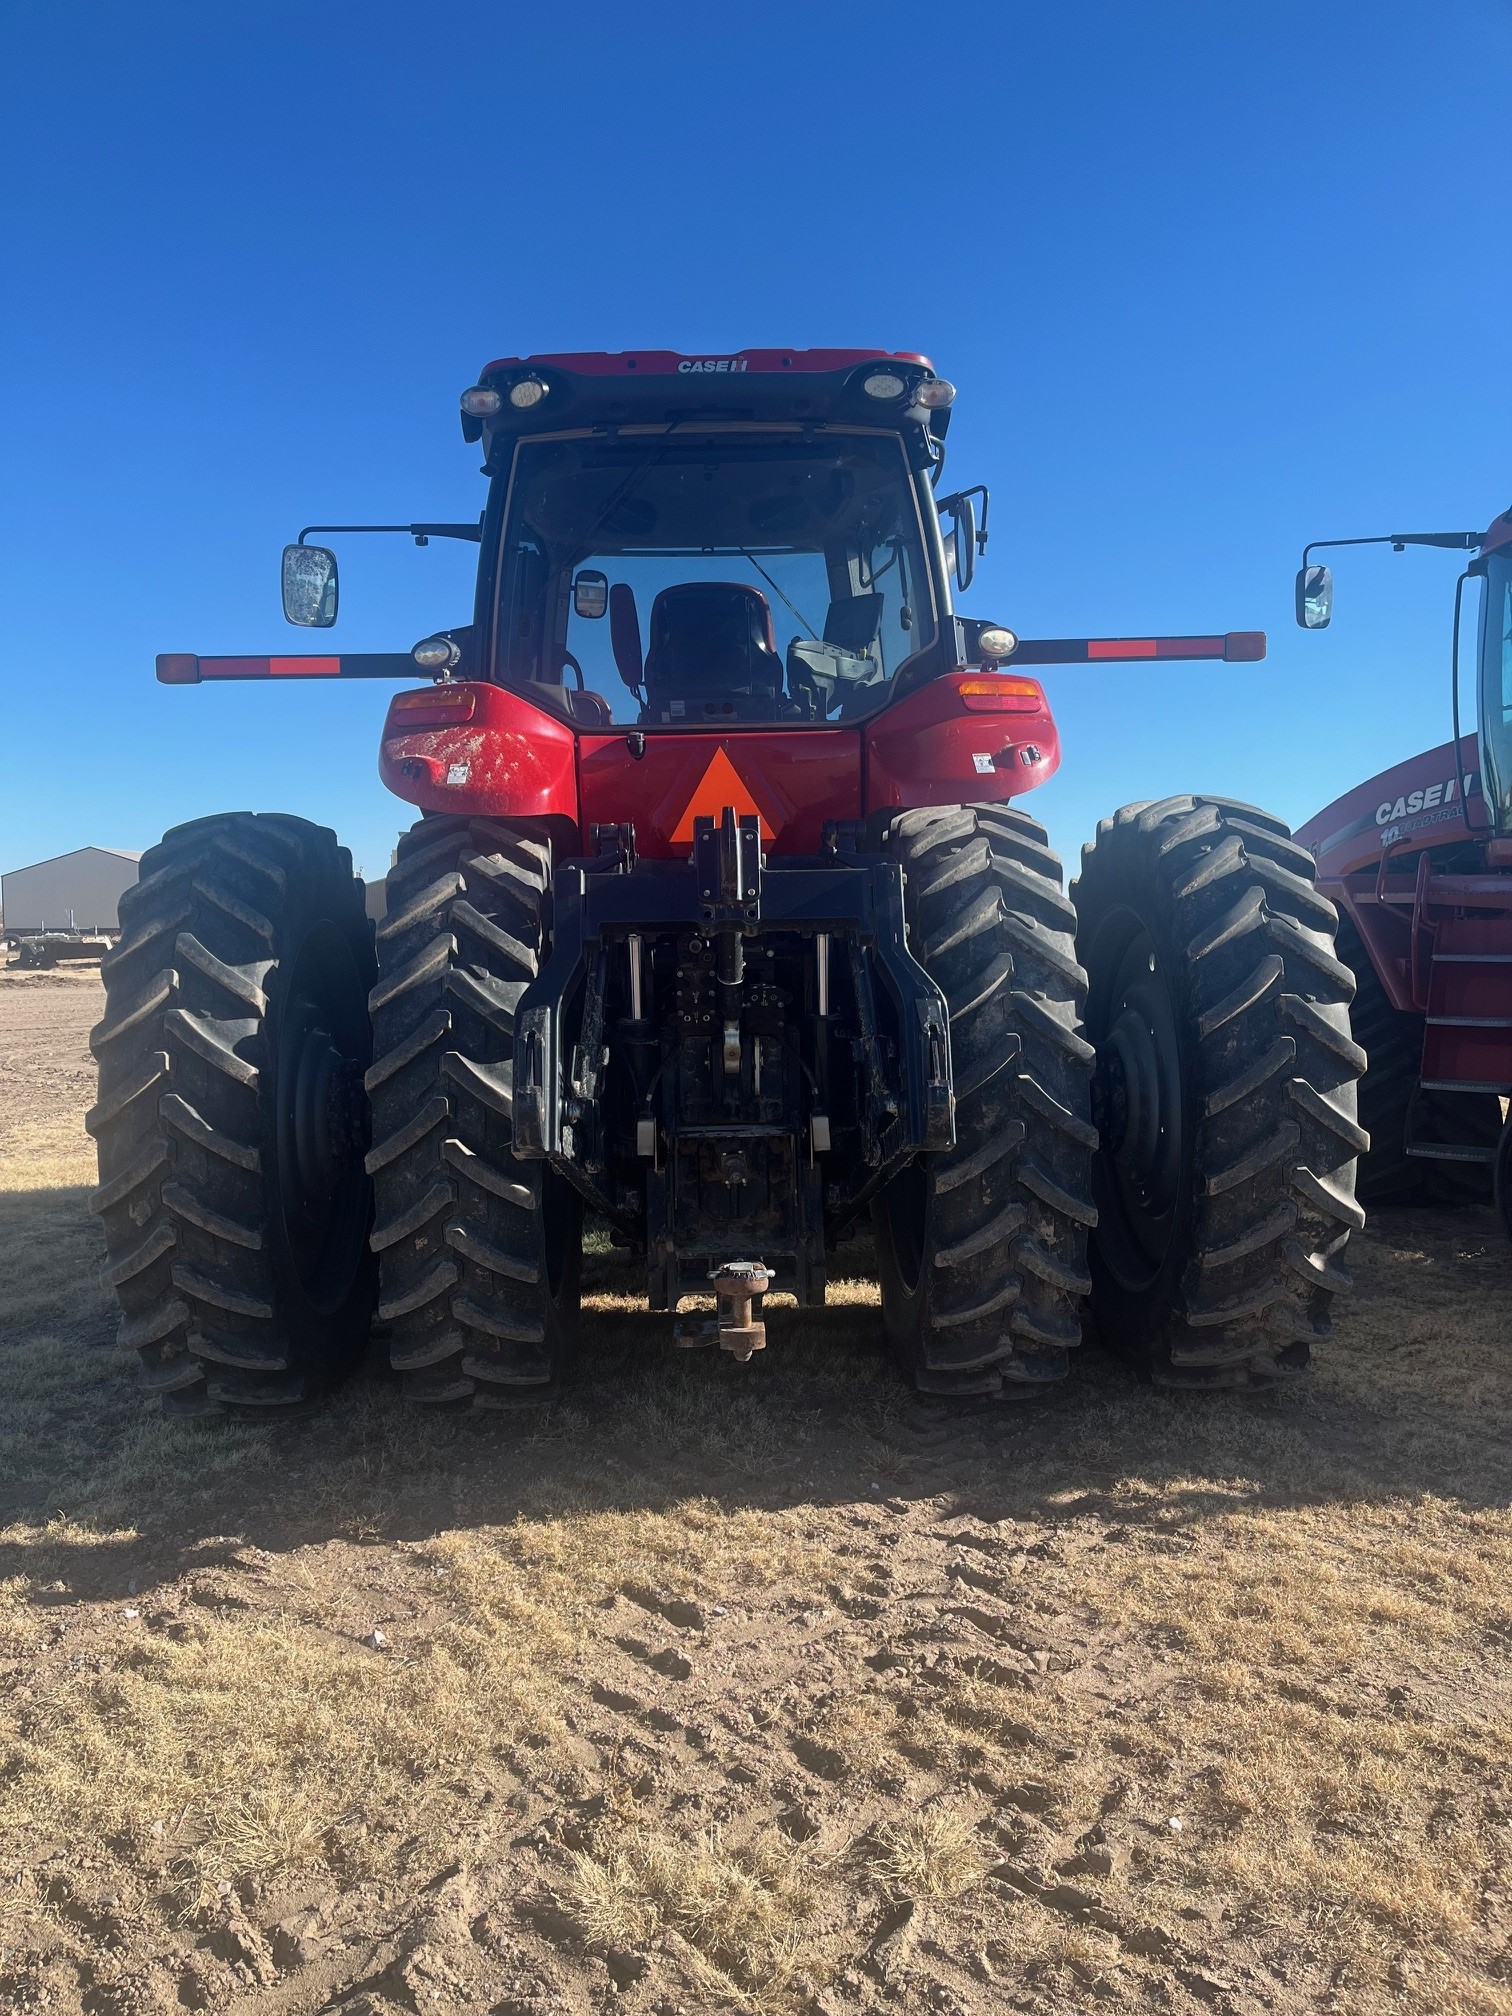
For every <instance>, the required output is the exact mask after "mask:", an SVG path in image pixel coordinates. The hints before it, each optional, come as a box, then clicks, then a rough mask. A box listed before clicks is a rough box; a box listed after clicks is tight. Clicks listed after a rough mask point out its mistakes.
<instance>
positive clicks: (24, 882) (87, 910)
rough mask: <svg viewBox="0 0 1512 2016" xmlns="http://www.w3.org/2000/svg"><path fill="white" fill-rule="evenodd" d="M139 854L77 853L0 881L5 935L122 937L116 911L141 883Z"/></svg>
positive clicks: (37, 864)
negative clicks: (114, 934) (44, 932)
mask: <svg viewBox="0 0 1512 2016" xmlns="http://www.w3.org/2000/svg"><path fill="white" fill-rule="evenodd" d="M141 858H142V857H141V855H140V854H128V853H127V852H125V850H124V849H122V848H120V847H76V848H75V849H74V851H73V852H72V853H71V854H57V855H54V857H53V858H52V860H51V861H37V862H34V863H33V865H32V866H31V867H30V868H13V869H11V871H10V872H9V874H6V875H0V918H3V920H4V928H5V935H6V936H7V937H8V938H19V937H20V936H21V935H22V933H23V932H31V931H40V930H41V929H42V927H43V926H44V925H46V926H47V927H48V928H49V929H51V930H64V931H66V930H67V929H68V927H69V925H70V923H72V924H73V925H74V926H75V927H76V928H77V929H78V930H80V931H119V930H120V928H121V927H120V922H119V920H118V918H117V916H116V905H117V903H119V901H120V900H121V896H122V894H123V892H124V891H125V890H127V889H129V888H130V887H131V885H132V883H133V882H135V880H136V879H137V863H138V861H140V860H141Z"/></svg>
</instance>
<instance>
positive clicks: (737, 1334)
mask: <svg viewBox="0 0 1512 2016" xmlns="http://www.w3.org/2000/svg"><path fill="white" fill-rule="evenodd" d="M772 1278H773V1276H772V1270H771V1268H770V1267H767V1266H765V1265H764V1264H763V1263H762V1262H761V1261H760V1260H727V1261H726V1262H725V1263H724V1265H723V1266H722V1267H715V1268H713V1269H712V1270H711V1272H710V1274H709V1279H710V1280H711V1281H712V1282H713V1283H714V1295H715V1299H716V1302H717V1305H718V1311H719V1313H718V1314H717V1315H716V1316H679V1317H678V1319H677V1321H676V1323H675V1324H674V1325H673V1329H672V1341H673V1343H674V1344H676V1346H677V1348H678V1350H679V1351H699V1350H702V1349H703V1347H704V1346H705V1345H708V1344H717V1345H718V1346H719V1348H720V1350H721V1351H728V1352H729V1354H730V1356H731V1357H732V1358H733V1359H735V1361H736V1362H737V1363H738V1364H741V1365H744V1364H745V1362H746V1360H747V1359H748V1358H750V1357H751V1356H752V1354H753V1353H755V1352H757V1351H764V1350H765V1349H766V1324H765V1323H764V1322H763V1321H762V1319H761V1317H760V1316H759V1315H758V1314H757V1313H756V1312H757V1309H758V1307H759V1305H760V1302H761V1298H762V1296H763V1295H765V1293H766V1291H767V1289H768V1288H769V1287H770V1286H771V1284H772Z"/></svg>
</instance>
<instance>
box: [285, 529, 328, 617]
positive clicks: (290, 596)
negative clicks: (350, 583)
mask: <svg viewBox="0 0 1512 2016" xmlns="http://www.w3.org/2000/svg"><path fill="white" fill-rule="evenodd" d="M281 585H282V588H283V612H284V621H285V622H286V623H297V624H298V625H299V626H300V628H301V629H302V630H329V629H330V627H331V625H332V624H333V623H334V622H335V621H336V602H337V596H338V592H339V583H338V581H337V577H336V555H335V554H334V553H332V552H331V551H330V549H329V548H328V547H325V546H285V548H284V549H283V572H282V580H281Z"/></svg>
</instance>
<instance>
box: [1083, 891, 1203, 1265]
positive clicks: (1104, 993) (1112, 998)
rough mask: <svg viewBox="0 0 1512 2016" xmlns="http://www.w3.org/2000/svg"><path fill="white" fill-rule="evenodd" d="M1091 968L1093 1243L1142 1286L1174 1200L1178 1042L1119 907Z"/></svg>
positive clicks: (1169, 1006) (1142, 931)
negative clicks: (1095, 1144)
mask: <svg viewBox="0 0 1512 2016" xmlns="http://www.w3.org/2000/svg"><path fill="white" fill-rule="evenodd" d="M1089 964H1090V966H1091V970H1092V973H1093V976H1094V977H1093V989H1094V994H1095V997H1096V998H1095V1001H1094V1002H1091V1003H1089V1022H1090V1024H1091V1029H1090V1033H1091V1035H1092V1039H1093V1041H1094V1043H1095V1044H1096V1046H1097V1069H1096V1074H1095V1077H1094V1079H1093V1087H1092V1097H1093V1117H1094V1119H1095V1121H1096V1123H1097V1131H1098V1135H1099V1137H1100V1143H1101V1145H1100V1147H1099V1150H1098V1153H1097V1156H1096V1157H1095V1159H1094V1163H1093V1189H1094V1193H1095V1195H1096V1201H1097V1210H1098V1221H1097V1232H1096V1235H1095V1237H1096V1241H1097V1248H1098V1251H1099V1253H1100V1254H1101V1255H1102V1257H1103V1259H1104V1260H1105V1261H1106V1263H1107V1265H1108V1267H1109V1269H1110V1270H1111V1272H1112V1273H1113V1275H1114V1277H1115V1278H1116V1279H1117V1280H1118V1282H1119V1283H1120V1285H1121V1286H1122V1287H1124V1288H1127V1289H1140V1288H1146V1287H1148V1286H1149V1284H1150V1283H1151V1282H1152V1281H1153V1280H1154V1279H1155V1277H1156V1275H1157V1274H1158V1273H1159V1272H1160V1270H1161V1267H1162V1266H1163V1265H1164V1263H1165V1260H1166V1256H1167V1254H1168V1253H1169V1252H1170V1249H1171V1241H1172V1238H1173V1236H1174V1233H1175V1228H1176V1218H1177V1214H1178V1211H1179V1208H1180V1203H1181V1196H1182V1168H1183V1162H1184V1158H1185V1148H1186V1138H1185V1122H1184V1103H1183V1088H1182V1071H1181V1039H1180V1034H1179V1031H1178V1028H1177V1021H1176V1008H1175V1003H1174V1002H1173V1001H1172V999H1171V992H1170V987H1169V984H1168V980H1167V976H1166V973H1165V971H1164V969H1163V967H1162V964H1161V962H1160V960H1159V958H1158V956H1157V953H1156V949H1155V943H1154V940H1153V939H1152V938H1151V936H1150V933H1149V931H1148V930H1147V929H1146V928H1145V926H1144V924H1143V923H1142V922H1141V920H1140V919H1139V918H1138V917H1136V916H1134V915H1133V914H1132V913H1131V912H1128V911H1124V912H1120V913H1119V914H1118V915H1117V916H1116V917H1113V918H1110V919H1109V920H1108V922H1107V923H1106V924H1105V925H1104V927H1103V929H1102V930H1101V931H1100V932H1099V934H1098V941H1097V943H1096V945H1095V946H1094V948H1093V952H1092V958H1091V960H1090V962H1089ZM1104 974H1106V975H1108V976H1109V977H1108V979H1107V981H1106V983H1105V984H1103V985H1099V984H1098V978H1099V976H1101V975H1104ZM1094 1016H1095V1019H1093V1018H1094Z"/></svg>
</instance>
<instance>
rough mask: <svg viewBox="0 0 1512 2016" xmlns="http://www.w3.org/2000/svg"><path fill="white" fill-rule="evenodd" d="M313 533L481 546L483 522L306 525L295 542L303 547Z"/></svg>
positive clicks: (425, 543)
mask: <svg viewBox="0 0 1512 2016" xmlns="http://www.w3.org/2000/svg"><path fill="white" fill-rule="evenodd" d="M312 532H405V533H407V534H408V535H409V537H410V538H411V539H413V540H414V542H415V544H416V545H417V546H425V545H427V544H429V542H430V541H431V540H432V539H470V540H471V541H472V542H473V544H474V545H475V546H476V545H481V543H482V540H483V521H482V519H481V518H480V519H479V520H478V522H477V524H476V525H306V527H305V528H304V530H303V531H302V532H301V533H300V535H299V537H298V539H297V540H296V541H295V544H296V545H299V546H303V544H304V543H305V541H306V539H308V538H309V536H310V534H311V533H312Z"/></svg>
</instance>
